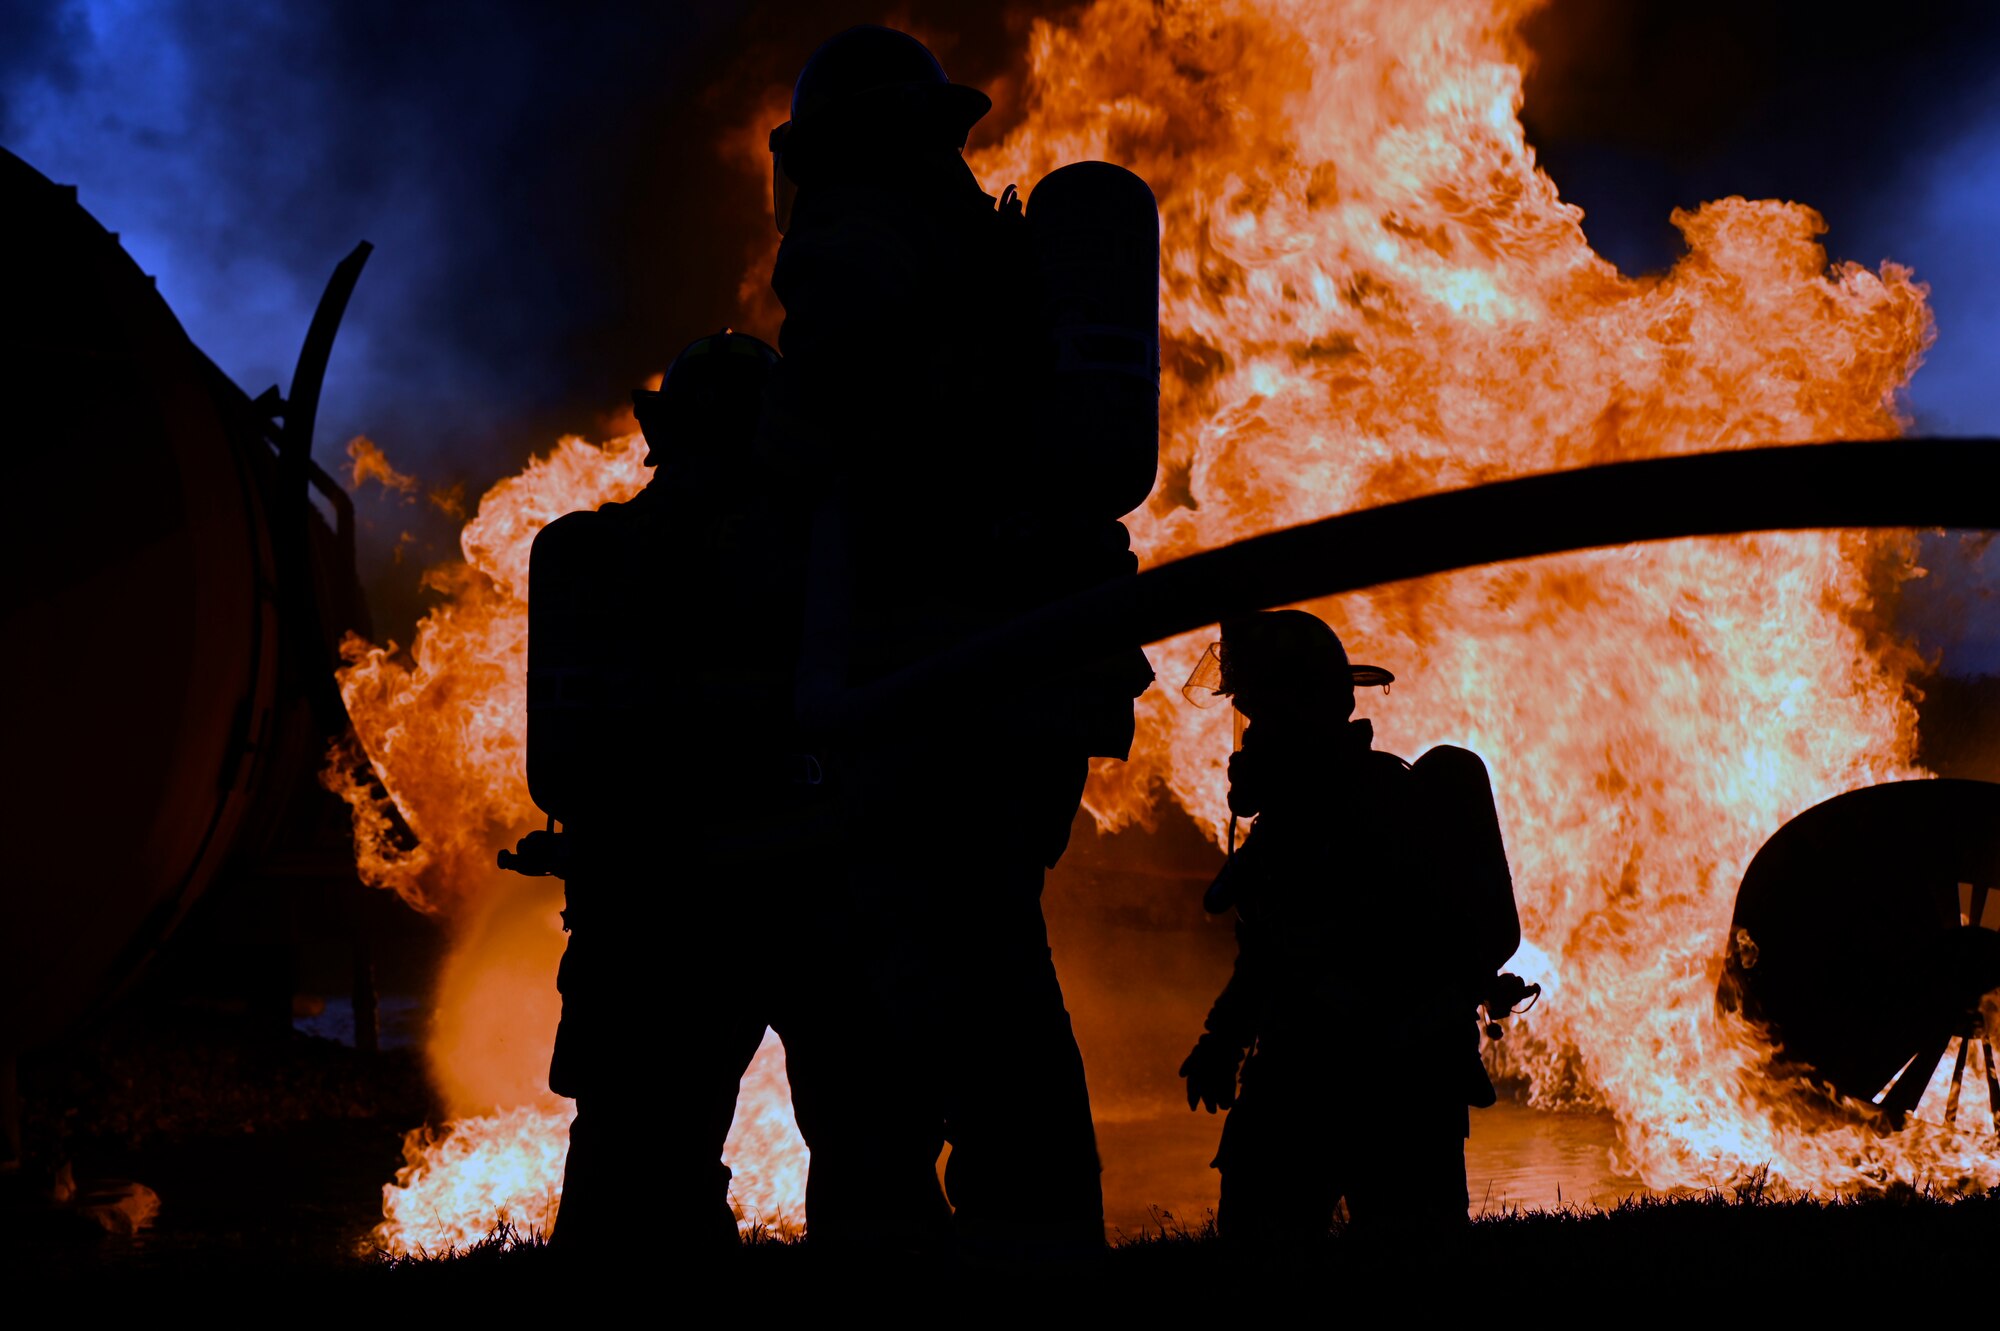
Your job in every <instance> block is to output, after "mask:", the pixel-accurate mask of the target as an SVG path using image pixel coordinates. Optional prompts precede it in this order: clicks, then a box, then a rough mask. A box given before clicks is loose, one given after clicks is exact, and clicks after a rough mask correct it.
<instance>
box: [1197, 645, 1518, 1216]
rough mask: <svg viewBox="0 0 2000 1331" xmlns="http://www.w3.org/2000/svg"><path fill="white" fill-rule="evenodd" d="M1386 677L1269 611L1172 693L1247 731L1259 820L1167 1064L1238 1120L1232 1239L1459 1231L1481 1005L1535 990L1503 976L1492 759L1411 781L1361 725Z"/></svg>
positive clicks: (1239, 778) (1420, 770)
mask: <svg viewBox="0 0 2000 1331" xmlns="http://www.w3.org/2000/svg"><path fill="white" fill-rule="evenodd" d="M1393 679H1394V676H1393V675H1391V674H1390V673H1389V672H1388V671H1386V670H1383V669H1380V668H1379V667H1376V666H1366V665H1351V664H1350V663H1349V661H1348V659H1347V653H1346V651H1345V649H1344V648H1343V647H1342V645H1341V642H1340V639H1339V637H1338V636H1336V635H1335V633H1334V631H1333V630H1332V629H1331V628H1329V627H1328V626H1327V625H1326V624H1325V623H1324V622H1322V621H1321V620H1319V619H1317V618H1316V617H1314V616H1312V615H1310V614H1307V613H1305V612H1304V611H1300V610H1280V611H1273V612H1267V613H1263V614H1257V615H1250V616H1246V617H1243V618H1241V619H1236V620H1232V621H1229V622H1227V623H1225V624H1224V625H1223V626H1222V640H1221V642H1220V643H1218V644H1216V646H1215V647H1212V648H1211V649H1210V651H1209V653H1208V654H1207V655H1205V656H1204V657H1203V659H1202V662H1201V664H1200V665H1199V666H1198V667H1197V669H1196V671H1195V673H1194V675H1193V676H1192V677H1191V678H1190V679H1189V681H1188V684H1187V686H1186V688H1185V689H1184V693H1185V694H1186V696H1188V697H1189V698H1190V699H1191V700H1192V701H1194V702H1196V703H1197V704H1198V705H1209V704H1211V703H1212V702H1213V700H1214V699H1215V698H1217V697H1228V698H1229V699H1231V700H1232V701H1233V702H1234V703H1235V705H1236V709H1237V712H1238V714H1239V718H1240V719H1241V720H1243V721H1247V722H1248V725H1247V727H1246V728H1245V729H1244V730H1243V731H1242V736H1241V746H1240V748H1239V750H1238V751H1237V752H1236V753H1235V754H1233V755H1232V756H1231V758H1230V761H1229V808H1230V812H1231V814H1232V815H1233V816H1235V817H1243V818H1252V819H1254V820H1255V821H1254V823H1253V824H1252V826H1251V830H1250V833H1249V836H1248V838H1247V839H1246V840H1245V842H1244V844H1243V846H1242V848H1241V849H1240V850H1236V849H1234V848H1233V846H1232V850H1231V854H1230V859H1229V861H1228V863H1227V864H1226V865H1225V866H1224V868H1223V870H1222V872H1221V874H1220V875H1218V876H1217V878H1216V880H1215V882H1214V884H1213V885H1212V886H1211V887H1210V888H1209V891H1208V895H1207V897H1206V900H1205V904H1206V905H1207V907H1208V909H1209V910H1210V911H1218V912H1219V911H1222V910H1227V909H1230V908H1231V907H1234V908H1235V910H1236V913H1237V926H1236V933H1237V958H1236V966H1235V970H1234V973H1233V974H1232V975H1231V977H1230V980H1229V984H1228V986H1227V987H1226V988H1224V990H1223V991H1222V993H1221V995H1220V996H1219V997H1218V998H1217V999H1216V1000H1215V1004H1214V1006H1213V1007H1212V1008H1211V1009H1210V1011H1209V1014H1208V1020H1207V1023H1206V1032H1205V1033H1204V1034H1203V1035H1202V1037H1201V1039H1200V1040H1199V1041H1198V1042H1197V1043H1196V1045H1195V1047H1194V1050H1193V1052H1192V1053H1190V1054H1189V1055H1188V1058H1187V1061H1186V1062H1185V1063H1183V1064H1182V1065H1181V1075H1182V1076H1183V1077H1185V1078H1186V1079H1187V1097H1188V1107H1189V1108H1190V1109H1192V1108H1195V1107H1196V1106H1200V1105H1205V1106H1206V1107H1207V1109H1208V1111H1209V1112H1210V1113H1214V1112H1216V1111H1217V1110H1218V1109H1226V1110H1228V1111H1229V1118H1228V1121H1227V1122H1226V1123H1225V1124H1224V1127H1223V1133H1222V1145H1221V1149H1220V1150H1219V1151H1218V1152H1217V1154H1216V1157H1215V1161H1214V1165H1215V1167H1216V1168H1217V1169H1219V1170H1221V1171H1222V1198H1221V1204H1220V1206H1219V1207H1218V1211H1217V1217H1216V1218H1217V1224H1218V1227H1219V1228H1220V1230H1221V1232H1222V1234H1223V1236H1224V1237H1225V1238H1230V1239H1244V1238H1249V1239H1260V1240H1261V1239H1305V1238H1311V1237H1313V1236H1317V1235H1324V1234H1325V1233H1326V1231H1327V1228H1328V1226H1329V1225H1330V1224H1331V1222H1332V1219H1333V1215H1334V1208H1335V1206H1336V1204H1337V1203H1338V1202H1339V1201H1340V1200H1341V1199H1342V1198H1343V1197H1344V1198H1345V1199H1346V1202H1347V1208H1348V1214H1349V1217H1350V1219H1352V1220H1353V1222H1354V1223H1356V1224H1357V1225H1362V1226H1368V1227H1374V1228H1382V1229H1390V1228H1406V1227H1438V1226H1444V1227H1449V1226H1455V1225H1458V1224H1461V1223H1463V1222H1464V1220H1465V1215H1466V1200H1467V1199H1466V1187H1465V1137H1466V1134H1467V1130H1468V1127H1469V1116H1468V1114H1467V1107H1468V1106H1469V1105H1479V1106H1484V1105H1489V1104H1491V1103H1493V1100H1494V1094H1493V1086H1492V1083H1491V1082H1490V1081H1489V1080H1487V1077H1486V1073H1485V1070H1484V1068H1483V1067H1482V1066H1481V1064H1480V1061H1479V1025H1478V1022H1477V1018H1476V1008H1477V1006H1478V1005H1479V1004H1481V1003H1482V1002H1486V1003H1489V1004H1491V1005H1492V1010H1494V1011H1495V1012H1496V1014H1497V1012H1498V1011H1500V1010H1502V1009H1503V1006H1504V1005H1506V1002H1507V999H1506V996H1505V995H1506V994H1507V993H1509V992H1511V993H1512V994H1513V996H1515V997H1519V996H1524V995H1525V989H1520V990H1512V991H1510V990H1509V989H1508V986H1507V985H1506V984H1505V983H1504V981H1512V980H1513V977H1511V976H1508V977H1504V978H1503V977H1499V976H1497V975H1496V972H1497V971H1498V969H1499V966H1500V965H1501V964H1502V963H1503V962H1505V961H1506V959H1507V958H1508V957H1509V956H1511V955H1512V954H1513V951H1514V949H1515V948H1516V947H1518V946H1519V944H1520V923H1519V918H1518V916H1517V915H1516V913H1515V907H1514V895H1513V883H1512V879H1511V877H1510V875H1509V874H1508V870H1507V861H1506V852H1505V850H1504V848H1503V847H1502V844H1501V840H1500V831H1499V821H1498V817H1497V814H1496V813H1495V812H1494V806H1493V797H1492V792H1491V787H1490V785H1489V783H1488V780H1487V775H1486V769H1485V765H1484V764H1483V763H1482V762H1481V761H1480V760H1479V758H1478V757H1477V756H1475V755H1473V754H1472V753H1470V752H1468V751H1466V750H1464V749H1457V748H1451V747H1448V746H1445V747H1439V748H1436V749H1432V750H1431V751H1429V752H1428V753H1426V754H1425V755H1424V756H1423V758H1422V759H1421V760H1420V761H1419V762H1418V763H1417V764H1416V765H1415V766H1414V767H1412V766H1411V765H1410V764H1409V763H1406V762H1404V761H1403V760H1402V759H1401V758H1398V757H1397V756H1396V755H1394V754H1392V753H1387V752H1384V751H1381V750H1378V749H1375V748H1374V747H1373V741H1374V733H1373V728H1372V726H1371V725H1370V723H1369V722H1368V721H1367V720H1365V719H1364V720H1355V719H1353V713H1354V707H1355V689H1356V687H1357V686H1362V687H1366V686H1371V685H1381V686H1383V687H1385V688H1386V687H1387V685H1388V684H1389V683H1390V682H1391V681H1392V680H1393ZM1230 837H1231V841H1232V843H1233V842H1234V839H1235V831H1234V826H1233V824H1232V828H1231V833H1230ZM1518 983H1519V982H1518V981H1514V984H1515V985H1518ZM1246 1054H1247V1059H1246ZM1239 1070H1240V1075H1239ZM1239 1083H1240V1085H1239Z"/></svg>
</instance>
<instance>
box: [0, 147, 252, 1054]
mask: <svg viewBox="0 0 2000 1331" xmlns="http://www.w3.org/2000/svg"><path fill="white" fill-rule="evenodd" d="M0 215H4V216H5V217H6V218H7V227H8V244H7V245H6V246H5V247H4V249H0V403H4V411H5V417H4V419H5V420H6V421H7V423H8V429H7V454H8V457H7V465H8V472H9V477H10V480H11V483H12V492H13V496H14V503H13V504H12V505H11V506H10V508H11V513H10V517H9V520H8V522H7V524H6V528H5V532H6V534H5V536H4V538H0V540H4V542H5V545H4V560H5V563H4V567H5V568H6V570H7V572H6V585H7V588H8V590H7V592H6V595H5V601H4V605H0V616H4V618H0V643H4V644H5V660H6V667H5V683H4V686H0V735H4V736H5V745H6V763H5V768H4V770H5V776H4V779H0V780H4V784H3V785H0V811H4V812H0V817H4V821H5V830H4V833H0V846H4V848H5V850H4V855H5V862H4V866H3V867H0V919H4V924H0V1055H4V1054H5V1053H7V1052H9V1051H16V1050H22V1049H26V1048H31V1047H33V1046H34V1045H36V1044H38V1043H40V1042H42V1041H43V1040H45V1039H47V1038H49V1037H51V1036H52V1035H54V1034H56V1033H57V1032H58V1031H60V1030H61V1029H62V1028H63V1027H64V1026H66V1025H68V1024H69V1023H70V1022H72V1021H73V1020H74V1019H75V1018H76V1017H77V1016H79V1015H80V1014H81V1013H83V1012H84V1011H86V1010H87V1009H88V1008H89V1007H90V1005H91V1004H92V1003H94V1002H95V1001H97V1000H99V999H101V998H103V997H104V996H106V995H107V994H109V993H110V992H112V991H113V990H114V989H115V988H116V987H117V986H119V985H120V984H121V983H122V982H123V981H124V980H125V979H126V978H127V977H128V976H129V975H130V973H131V972H132V971H133V969H134V968H135V967H136V966H137V965H138V963H139V962H140V961H142V960H143V959H144V957H145V956H146V955H147V953H148V952H150V950H151V949H152V948H153V947H154V946H155V945H156V944H157V943H158V941H159V940H160V939H161V938H162V937H163V936H164V935H165V933H166V932H167V931H168V930H169V929H171V928H172V926H173V924H174V922H175V921H176V920H177V919H178V918H179V917H180V915H181V913H182V912H183V911H185V909H186V908H187V906H188V905H189V904H190V903H191V902H192V901H193V899H194V897H195V896H196V895H198V894H199V893H200V891H201V890H202V888H203V887H204V886H205V885H206V883H207V882H208V880H209V879H210V878H211V877H212V876H213V875H214V873H215V871H216V868H217V866H218V865H219V864H220V863H221V861H222V859H223V858H224V856H225V855H226V854H227V853H228V851H229V850H230V848H231V845H232V842H233V841H234V840H235V839H236V837H237V834H238V832H239V829H240V828H241V826H242V823H243V820H244V817H245V814H246V811H247V810H248V808H249V806H250V804H251V792H252V790H253V789H255V787H256V780H257V776H258V767H259V763H260V754H261V752H262V749H263V748H264V746H266V745H267V743H268V740H269V732H270V730H271V718H272V711H273V698H274V690H275V687H276V682H277V681H276V678H275V675H276V661H277V650H278V636H277V625H276V622H275V618H276V617H275V614H274V613H273V606H272V601H271V598H272V595H273V587H274V585H275V582H276V577H275V572H274V568H273V563H272V553H271V546H270V540H269V537H268V534H267V524H266V517H265V513H264V511H263V503H264V501H263V499H262V498H261V496H260V492H259V484H258V479H257V476H256V475H255V474H254V468H255V466H256V465H257V460H256V459H255V458H254V457H253V456H252V455H251V454H250V453H249V452H248V450H247V449H246V448H245V447H244V446H243V445H242V444H241V442H240V440H232V436H231V427H230V423H229V422H228V421H227V420H226V418H225V417H226V413H227V412H228V411H229V410H231V409H232V408H234V409H236V410H237V411H238V412H239V413H240V411H241V409H242V407H243V405H245V404H244V402H243V400H242V395H241V394H240V393H235V399H236V400H235V401H234V402H232V401H231V399H230V398H229V397H228V395H227V394H228V393H234V392H235V390H234V387H233V385H229V383H228V381H227V380H226V379H225V378H223V376H222V375H221V374H220V373H219V372H218V371H217V370H216V369H215V368H214V366H213V365H211V364H210V363H209V362H208V360H207V358H206V357H204V356H203V355H202V354H201V352H200V351H199V350H197V349H196V348H195V346H194V345H193V344H192V343H191V342H190V341H189V339H188V337H187V335H186V333H185V332H183V331H182V329H181V327H180V324H179V323H178V322H177V321H176V320H175V318H174V316H173V314H172V312H171V311H170V310H169V309H168V308H167V305H166V303H165V302H164V301H163V300H162V299H161V298H160V296H159V294H158V293H157V292H156V291H155V290H154V288H153V284H152V281H151V279H150V278H148V277H147V276H146V275H145V274H144V273H142V272H141V271H140V270H139V268H138V266H137V265H136V264H134V263H133V261H132V260H131V259H130V258H129V257H128V256H127V255H126V254H125V252H124V251H123V250H122V249H121V248H120V247H119V244H118V241H117V238H116V237H115V236H114V235H111V234H109V233H107V232H106V231H105V230H104V229H103V228H102V227H101V226H99V225H98V224H97V222H96V221H95V220H93V219H92V218H91V217H90V215H89V214H88V213H86V212H85V211H84V210H83V209H82V208H81V207H80V206H79V205H78V203H77V198H76V193H75V191H74V190H73V189H68V188H64V187H60V186H57V185H55V184H53V183H51V182H50V181H49V180H47V179H46V178H45V177H43V176H42V175H40V174H39V173H38V172H36V171H35V170H33V169H32V168H31V167H29V166H28V165H27V164H25V163H24V162H22V161H21V160H20V159H18V158H16V157H14V156H12V155H11V154H8V153H5V152H0ZM225 389H226V390H227V392H225V391H224V390H225Z"/></svg>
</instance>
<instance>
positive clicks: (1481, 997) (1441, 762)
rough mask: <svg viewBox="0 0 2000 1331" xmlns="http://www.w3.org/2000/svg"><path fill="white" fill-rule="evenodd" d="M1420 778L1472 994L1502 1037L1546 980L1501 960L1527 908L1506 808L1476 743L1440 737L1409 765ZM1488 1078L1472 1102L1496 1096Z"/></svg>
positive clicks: (1428, 842)
mask: <svg viewBox="0 0 2000 1331" xmlns="http://www.w3.org/2000/svg"><path fill="white" fill-rule="evenodd" d="M1410 773H1411V775H1412V777H1413V778H1414V779H1415V784H1416V807H1417V810H1418V812H1417V817H1418V818H1419V819H1420V820H1421V822H1422V823H1423V825H1424V828H1425V831H1426V835H1425V844H1424V847H1423V851H1424V853H1425V854H1427V855H1428V856H1429V857H1430V860H1431V874H1432V882H1433V883H1434V884H1435V885H1436V890H1437V891H1438V892H1439V893H1440V894H1441V895H1442V896H1443V898H1444V909H1443V915H1444V918H1445V920H1446V921H1447V925H1448V927H1450V928H1451V929H1452V930H1453V932H1454V934H1455V935H1456V936H1455V938H1454V939H1453V940H1452V941H1453V943H1455V945H1456V946H1457V948H1458V951H1459V960H1458V963H1457V965H1458V967H1459V970H1460V972H1461V973H1462V974H1463V975H1464V976H1465V977H1466V983H1467V985H1468V988H1467V991H1466V997H1467V999H1468V1000H1469V1001H1470V1003H1471V1004H1476V1005H1477V1006H1480V1007H1483V1008H1485V1009H1486V1022H1485V1027H1484V1029H1485V1033H1486V1036H1487V1038H1488V1039H1492V1040H1498V1039H1500V1038H1501V1035H1502V1033H1503V1030H1502V1027H1501V1025H1500V1023H1501V1022H1502V1021H1503V1020H1505V1019H1506V1018H1507V1017H1508V1016H1509V1015H1511V1014H1512V1013H1513V1012H1514V1010H1515V1009H1516V1008H1517V1007H1518V1006H1519V1005H1520V1004H1521V1003H1522V1002H1523V1001H1530V1002H1532V1000H1533V999H1535V998H1539V997H1540V996H1541V992H1542V988H1541V986H1540V985H1537V984H1529V983H1527V982H1526V981H1524V980H1522V979H1521V977H1520V976H1518V975H1507V974H1503V973H1502V972H1501V970H1500V968H1501V967H1502V966H1504V965H1506V964H1507V960H1508V958H1510V957H1512V956H1513V955H1514V953H1515V952H1516V951H1517V950H1519V948H1520V946H1521V912H1520V908H1519V907H1518V906H1517V905H1516V904H1515V901H1514V875H1513V873H1512V871H1511V870H1509V869H1508V867H1507V846H1506V843H1505V842H1504V841H1503V840H1502V838H1501V836H1500V810H1499V808H1498V807H1497V806H1496V805H1495V804H1494V802H1493V779H1492V778H1491V777H1490V776H1489V775H1488V774H1487V771H1486V764H1485V762H1484V761H1483V760H1482V759H1481V758H1480V757H1479V755H1478V754H1476V753H1474V752H1472V750H1470V749H1461V748H1459V747H1457V746H1456V745H1452V744H1440V745H1438V746H1437V747H1436V748H1433V749H1430V750H1428V751H1426V752H1425V753H1424V754H1423V756H1421V757H1419V758H1418V759H1417V761H1416V762H1415V763H1413V764H1411V766H1410ZM1492 1096H1493V1091H1492V1088H1491V1087H1490V1086H1488V1087H1487V1088H1486V1089H1485V1091H1484V1092H1483V1093H1482V1094H1481V1096H1479V1097H1478V1098H1476V1099H1475V1100H1474V1101H1473V1103H1474V1105H1475V1106H1476V1107H1478V1108H1484V1107H1485V1106H1486V1105H1490V1104H1492V1103H1493V1099H1492Z"/></svg>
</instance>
